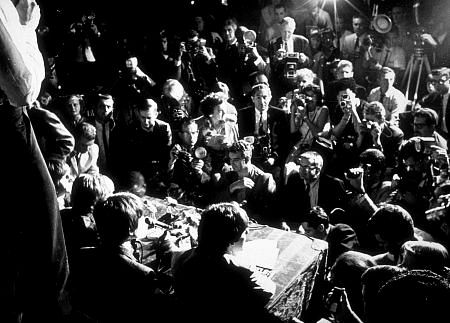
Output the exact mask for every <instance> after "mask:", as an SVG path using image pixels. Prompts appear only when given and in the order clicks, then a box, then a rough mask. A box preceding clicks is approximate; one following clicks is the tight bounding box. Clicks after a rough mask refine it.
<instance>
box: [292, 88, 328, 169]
mask: <svg viewBox="0 0 450 323" xmlns="http://www.w3.org/2000/svg"><path fill="white" fill-rule="evenodd" d="M290 116H291V117H290V130H291V137H292V140H293V141H294V142H296V144H295V145H294V148H293V152H291V154H290V155H289V157H288V160H287V161H286V162H289V161H290V160H289V159H290V158H291V157H293V155H295V154H297V153H301V152H304V151H306V150H309V149H310V148H311V145H312V143H313V140H314V138H316V137H318V136H319V135H320V133H321V132H322V131H328V130H329V128H330V121H329V113H328V108H327V107H326V106H324V105H323V104H322V92H321V91H320V88H319V87H318V86H316V85H309V86H306V87H305V88H303V89H302V90H300V91H295V92H294V98H293V100H292V104H291V113H290Z"/></svg>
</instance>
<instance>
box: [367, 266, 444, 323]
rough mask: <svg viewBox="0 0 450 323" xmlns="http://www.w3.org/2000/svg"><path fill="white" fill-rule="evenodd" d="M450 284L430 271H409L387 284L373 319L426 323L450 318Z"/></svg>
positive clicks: (381, 291)
mask: <svg viewBox="0 0 450 323" xmlns="http://www.w3.org/2000/svg"><path fill="white" fill-rule="evenodd" d="M449 299H450V284H449V282H448V280H447V279H445V278H444V277H441V276H440V275H437V274H435V273H433V272H431V271H429V270H409V271H406V272H404V273H401V274H399V275H396V276H395V277H393V278H392V279H390V280H389V281H387V282H386V284H384V285H383V286H382V287H381V288H380V290H379V292H378V294H377V297H376V301H375V304H374V306H376V307H375V308H374V311H373V314H374V316H373V317H371V318H370V322H386V323H391V322H392V323H394V322H395V323H398V322H408V323H419V322H420V323H423V322H443V321H446V320H448V319H449V317H450V312H449V307H448V300H449Z"/></svg>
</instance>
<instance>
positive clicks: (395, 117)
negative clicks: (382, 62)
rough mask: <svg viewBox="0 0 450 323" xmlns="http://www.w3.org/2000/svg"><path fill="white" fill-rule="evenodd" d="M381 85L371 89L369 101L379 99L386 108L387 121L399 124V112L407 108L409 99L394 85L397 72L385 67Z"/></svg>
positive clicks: (380, 79) (382, 71)
mask: <svg viewBox="0 0 450 323" xmlns="http://www.w3.org/2000/svg"><path fill="white" fill-rule="evenodd" d="M379 82H380V86H379V87H376V88H374V89H373V90H372V91H370V94H369V96H368V98H367V101H369V102H373V101H378V102H380V103H381V104H383V106H384V109H385V110H386V121H389V122H390V123H391V124H393V125H396V126H398V123H399V114H400V113H402V112H404V111H405V109H406V104H407V100H406V98H405V95H404V94H403V93H402V92H400V90H398V89H396V88H395V87H394V82H395V72H394V70H393V69H391V68H389V67H383V68H382V69H381V71H380V76H379Z"/></svg>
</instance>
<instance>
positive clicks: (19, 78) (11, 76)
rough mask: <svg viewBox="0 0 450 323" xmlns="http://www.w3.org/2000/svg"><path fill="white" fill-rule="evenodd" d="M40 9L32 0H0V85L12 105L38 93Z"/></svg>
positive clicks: (27, 101)
mask: <svg viewBox="0 0 450 323" xmlns="http://www.w3.org/2000/svg"><path fill="white" fill-rule="evenodd" d="M39 19H40V9H39V6H38V5H37V3H36V2H35V1H34V0H20V1H19V3H18V5H17V7H14V5H13V3H12V2H11V0H0V47H1V48H2V50H1V51H0V52H1V53H0V65H2V66H3V68H2V70H3V72H2V73H0V87H1V88H2V90H3V91H4V92H5V93H6V95H7V97H8V100H9V101H10V103H11V104H12V105H14V106H23V105H29V104H31V103H32V102H33V101H35V100H36V99H37V97H38V95H39V91H40V87H41V83H42V81H43V80H44V77H45V67H44V60H43V57H42V54H41V52H40V51H39V48H38V44H37V38H36V31H35V30H36V28H37V26H38V24H39Z"/></svg>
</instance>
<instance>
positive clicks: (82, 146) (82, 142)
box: [76, 137, 95, 153]
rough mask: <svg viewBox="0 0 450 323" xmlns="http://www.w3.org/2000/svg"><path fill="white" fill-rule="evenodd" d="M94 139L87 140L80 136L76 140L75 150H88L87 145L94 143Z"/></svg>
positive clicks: (83, 151)
mask: <svg viewBox="0 0 450 323" xmlns="http://www.w3.org/2000/svg"><path fill="white" fill-rule="evenodd" d="M94 141H95V139H92V140H89V139H87V138H85V137H81V138H80V139H79V140H77V143H76V146H77V147H76V150H77V151H78V152H79V153H85V152H87V151H88V149H89V147H90V146H92V145H93V144H94Z"/></svg>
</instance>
